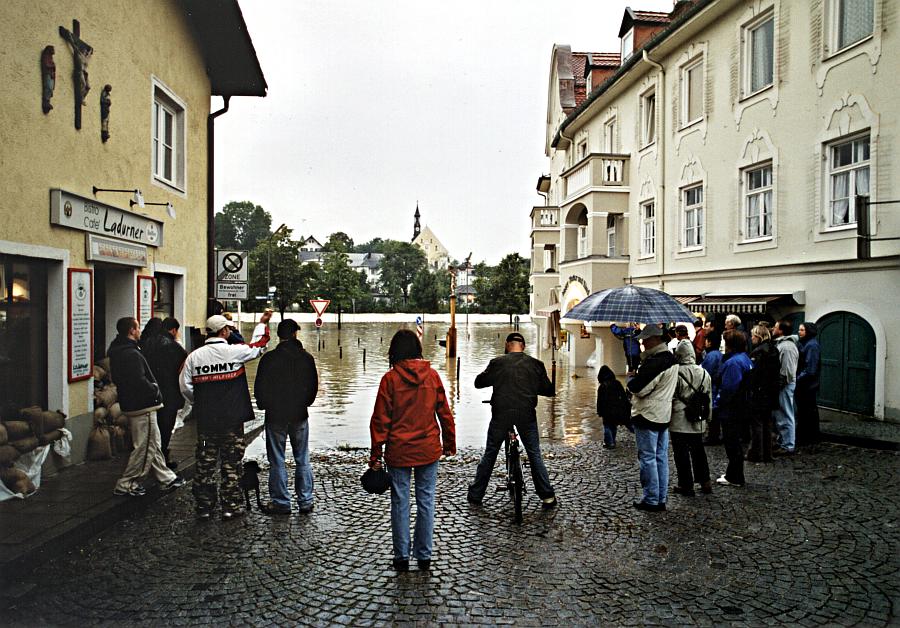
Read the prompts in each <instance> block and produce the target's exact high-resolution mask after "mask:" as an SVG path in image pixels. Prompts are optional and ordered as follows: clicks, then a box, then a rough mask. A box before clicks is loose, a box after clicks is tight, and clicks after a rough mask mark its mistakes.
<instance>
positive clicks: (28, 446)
mask: <svg viewBox="0 0 900 628" xmlns="http://www.w3.org/2000/svg"><path fill="white" fill-rule="evenodd" d="M65 424H66V415H65V414H63V413H62V412H59V411H56V412H51V411H47V410H43V409H42V408H40V407H39V406H31V407H28V408H22V409H21V410H17V409H14V408H10V407H9V406H6V407H4V409H3V412H2V421H0V481H2V482H3V483H4V484H5V485H6V487H7V488H8V489H9V490H11V491H12V492H14V493H24V494H26V495H27V494H29V493H33V492H34V490H35V488H34V484H33V483H32V482H31V480H30V479H29V478H28V475H27V474H26V473H25V472H24V471H22V470H20V469H16V468H14V467H13V463H15V461H16V460H18V458H19V456H21V455H22V454H27V453H29V452H31V451H34V450H35V449H37V448H38V447H40V446H42V445H48V444H50V443H52V442H53V441H55V440H59V439H60V438H62V436H63V434H62V432H61V430H62V428H63V427H65Z"/></svg>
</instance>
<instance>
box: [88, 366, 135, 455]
mask: <svg viewBox="0 0 900 628" xmlns="http://www.w3.org/2000/svg"><path fill="white" fill-rule="evenodd" d="M130 450H131V432H130V431H129V429H128V417H127V416H125V414H124V413H123V412H122V408H121V407H120V406H119V403H118V390H117V389H116V385H115V384H113V383H112V382H111V380H110V377H109V359H108V358H104V359H103V360H101V361H100V362H98V363H97V364H96V365H95V366H94V429H93V430H91V433H90V436H89V437H88V453H87V459H88V460H107V459H109V458H111V457H112V456H113V455H114V454H116V453H127V452H129V451H130Z"/></svg>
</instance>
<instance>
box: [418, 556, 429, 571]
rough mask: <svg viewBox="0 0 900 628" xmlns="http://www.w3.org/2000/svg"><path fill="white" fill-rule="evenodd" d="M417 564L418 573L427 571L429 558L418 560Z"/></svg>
mask: <svg viewBox="0 0 900 628" xmlns="http://www.w3.org/2000/svg"><path fill="white" fill-rule="evenodd" d="M417 562H418V563H419V571H428V570H430V569H431V559H430V558H420V559H419V560H418V561H417Z"/></svg>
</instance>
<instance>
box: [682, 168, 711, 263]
mask: <svg viewBox="0 0 900 628" xmlns="http://www.w3.org/2000/svg"><path fill="white" fill-rule="evenodd" d="M695 190H699V192H700V200H699V201H698V202H695V203H692V204H690V205H688V204H687V203H688V200H687V198H688V194H689V193H690V192H693V191H695ZM705 203H706V190H705V186H704V185H703V184H702V183H698V184H695V185H689V186H687V187H684V188H682V189H681V250H682V251H698V250H701V249H702V248H703V247H704V246H705V242H706V234H705V233H704V231H705V226H706V225H705V220H706V215H705V214H706V212H705Z"/></svg>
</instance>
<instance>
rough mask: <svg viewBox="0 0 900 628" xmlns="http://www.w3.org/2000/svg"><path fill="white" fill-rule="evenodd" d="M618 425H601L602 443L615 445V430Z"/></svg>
mask: <svg viewBox="0 0 900 628" xmlns="http://www.w3.org/2000/svg"><path fill="white" fill-rule="evenodd" d="M618 427H619V426H618V425H604V426H603V444H604V445H615V444H616V432H617V431H618Z"/></svg>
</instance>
